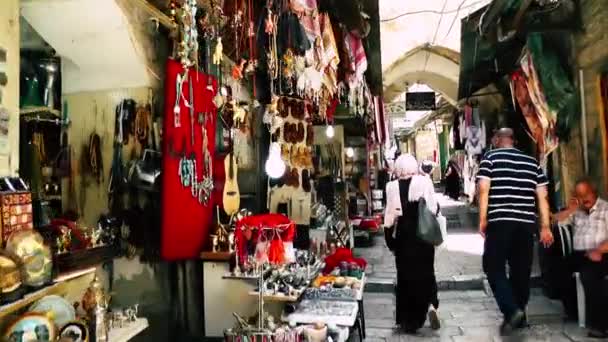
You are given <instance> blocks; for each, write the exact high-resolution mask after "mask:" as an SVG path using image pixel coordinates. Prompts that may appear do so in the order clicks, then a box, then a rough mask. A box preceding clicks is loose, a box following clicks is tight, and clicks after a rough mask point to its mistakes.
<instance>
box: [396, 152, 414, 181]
mask: <svg viewBox="0 0 608 342" xmlns="http://www.w3.org/2000/svg"><path fill="white" fill-rule="evenodd" d="M393 172H394V173H395V176H397V178H399V179H408V178H411V177H412V176H414V175H417V174H418V161H416V158H414V157H413V156H412V155H411V154H402V155H400V156H399V157H398V158H397V160H396V161H395V168H394V171H393Z"/></svg>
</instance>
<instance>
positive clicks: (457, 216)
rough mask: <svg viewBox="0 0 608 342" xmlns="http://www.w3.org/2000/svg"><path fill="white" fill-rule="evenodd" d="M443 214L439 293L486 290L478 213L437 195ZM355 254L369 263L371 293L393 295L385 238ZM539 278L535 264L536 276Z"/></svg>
mask: <svg viewBox="0 0 608 342" xmlns="http://www.w3.org/2000/svg"><path fill="white" fill-rule="evenodd" d="M435 197H436V198H437V200H438V202H439V204H440V206H441V212H442V214H443V215H444V216H445V217H446V219H447V221H448V239H447V241H446V242H445V243H444V245H442V246H441V247H440V248H438V250H437V252H436V254H435V272H436V276H437V282H438V286H439V289H441V290H467V289H481V288H483V280H484V279H485V276H484V274H483V271H482V269H481V256H482V254H483V241H484V240H483V238H482V237H481V236H480V235H479V234H478V233H477V222H478V212H477V209H476V208H471V207H469V206H468V205H467V204H465V203H464V202H460V201H454V200H452V199H450V198H449V197H447V196H445V195H443V194H440V193H437V194H436V195H435ZM355 253H356V254H357V255H358V256H361V257H363V258H365V259H366V260H367V262H368V269H367V275H368V277H369V282H368V287H369V290H370V291H374V292H387V291H391V289H392V284H393V282H394V281H395V279H396V270H395V257H394V255H393V254H392V253H391V251H389V250H388V248H387V247H386V244H385V242H384V235H382V234H379V235H377V236H375V238H374V240H373V242H372V243H371V245H369V246H357V248H355ZM537 274H539V271H538V263H537V262H536V261H535V263H534V269H533V275H537Z"/></svg>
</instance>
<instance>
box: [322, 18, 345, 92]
mask: <svg viewBox="0 0 608 342" xmlns="http://www.w3.org/2000/svg"><path fill="white" fill-rule="evenodd" d="M320 21H321V37H322V43H323V52H322V58H321V63H320V65H319V68H320V70H322V71H323V72H324V73H323V85H324V86H325V87H326V88H327V90H328V91H329V93H330V94H331V95H333V94H335V93H336V91H337V87H338V65H339V64H340V56H339V54H340V53H339V51H338V46H337V45H336V38H335V35H334V30H333V28H332V24H331V20H330V18H329V15H328V14H327V13H323V14H321V19H320Z"/></svg>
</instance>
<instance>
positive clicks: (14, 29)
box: [0, 0, 20, 176]
mask: <svg viewBox="0 0 608 342" xmlns="http://www.w3.org/2000/svg"><path fill="white" fill-rule="evenodd" d="M0 3H1V4H0V49H4V50H5V51H6V64H5V65H4V68H3V69H4V70H3V72H5V73H6V77H7V78H8V81H7V84H6V86H4V87H2V86H0V88H2V89H0V91H2V94H1V96H0V98H1V99H0V106H2V107H4V108H6V109H7V110H8V112H9V133H8V144H5V143H6V141H4V142H1V143H0V176H6V175H14V174H16V173H17V169H18V167H19V55H20V54H19V0H2V1H0Z"/></svg>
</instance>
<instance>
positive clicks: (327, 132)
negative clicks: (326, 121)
mask: <svg viewBox="0 0 608 342" xmlns="http://www.w3.org/2000/svg"><path fill="white" fill-rule="evenodd" d="M335 134H336V132H334V126H331V125H327V128H325V135H326V136H327V137H328V138H329V139H331V138H333V137H334V135H335Z"/></svg>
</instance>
